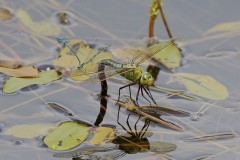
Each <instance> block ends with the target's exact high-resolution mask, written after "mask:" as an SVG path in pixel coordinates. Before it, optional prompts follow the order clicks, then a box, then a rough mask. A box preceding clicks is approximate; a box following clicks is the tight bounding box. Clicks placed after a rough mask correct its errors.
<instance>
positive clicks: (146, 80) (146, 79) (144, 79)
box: [140, 72, 154, 86]
mask: <svg viewBox="0 0 240 160" xmlns="http://www.w3.org/2000/svg"><path fill="white" fill-rule="evenodd" d="M140 83H141V84H142V85H146V86H151V85H153V83H154V78H153V76H152V75H151V73H149V72H144V73H143V74H142V75H141V78H140Z"/></svg>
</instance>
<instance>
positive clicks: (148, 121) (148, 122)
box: [140, 119, 151, 139]
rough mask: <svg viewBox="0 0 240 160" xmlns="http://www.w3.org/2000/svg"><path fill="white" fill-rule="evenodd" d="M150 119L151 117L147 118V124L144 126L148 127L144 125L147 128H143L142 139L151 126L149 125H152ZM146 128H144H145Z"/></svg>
mask: <svg viewBox="0 0 240 160" xmlns="http://www.w3.org/2000/svg"><path fill="white" fill-rule="evenodd" d="M150 122H151V121H150V120H149V119H145V124H144V126H145V127H146V128H145V127H144V128H145V130H144V131H143V130H142V133H143V134H142V135H141V137H140V139H142V138H143V136H144V135H145V134H146V132H147V130H148V127H149V125H150ZM144 128H142V129H144Z"/></svg>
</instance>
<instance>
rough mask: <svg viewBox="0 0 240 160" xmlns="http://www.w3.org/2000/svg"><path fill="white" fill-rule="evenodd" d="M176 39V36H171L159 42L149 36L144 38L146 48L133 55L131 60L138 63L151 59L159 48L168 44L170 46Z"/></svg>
mask: <svg viewBox="0 0 240 160" xmlns="http://www.w3.org/2000/svg"><path fill="white" fill-rule="evenodd" d="M176 39H178V37H176V38H172V39H168V40H166V41H161V42H159V41H158V40H157V39H155V38H150V39H146V40H145V42H144V43H145V45H146V48H145V49H143V50H142V51H141V52H140V53H139V55H137V56H136V57H135V59H134V60H133V62H134V63H135V64H136V65H140V64H141V63H143V62H145V61H148V60H149V59H151V58H152V57H153V56H154V55H156V54H158V53H159V52H160V51H161V50H164V49H166V48H167V47H168V46H170V45H171V44H173V43H174V42H175V40H176Z"/></svg>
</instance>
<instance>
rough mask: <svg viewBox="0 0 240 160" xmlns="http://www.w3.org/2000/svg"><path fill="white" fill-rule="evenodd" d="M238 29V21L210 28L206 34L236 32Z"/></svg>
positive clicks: (239, 24) (239, 25) (239, 26)
mask: <svg viewBox="0 0 240 160" xmlns="http://www.w3.org/2000/svg"><path fill="white" fill-rule="evenodd" d="M239 29H240V21H233V22H227V23H220V24H217V25H215V26H214V27H212V28H210V29H209V30H208V31H207V32H206V34H209V33H215V32H229V31H236V30H239Z"/></svg>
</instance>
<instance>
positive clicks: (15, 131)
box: [6, 124, 55, 138]
mask: <svg viewBox="0 0 240 160" xmlns="http://www.w3.org/2000/svg"><path fill="white" fill-rule="evenodd" d="M53 128H55V124H23V125H16V126H13V127H11V128H9V129H8V130H7V131H6V135H13V136H15V137H18V138H35V137H38V136H44V135H46V134H47V133H48V132H49V131H50V130H51V129H53Z"/></svg>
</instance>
